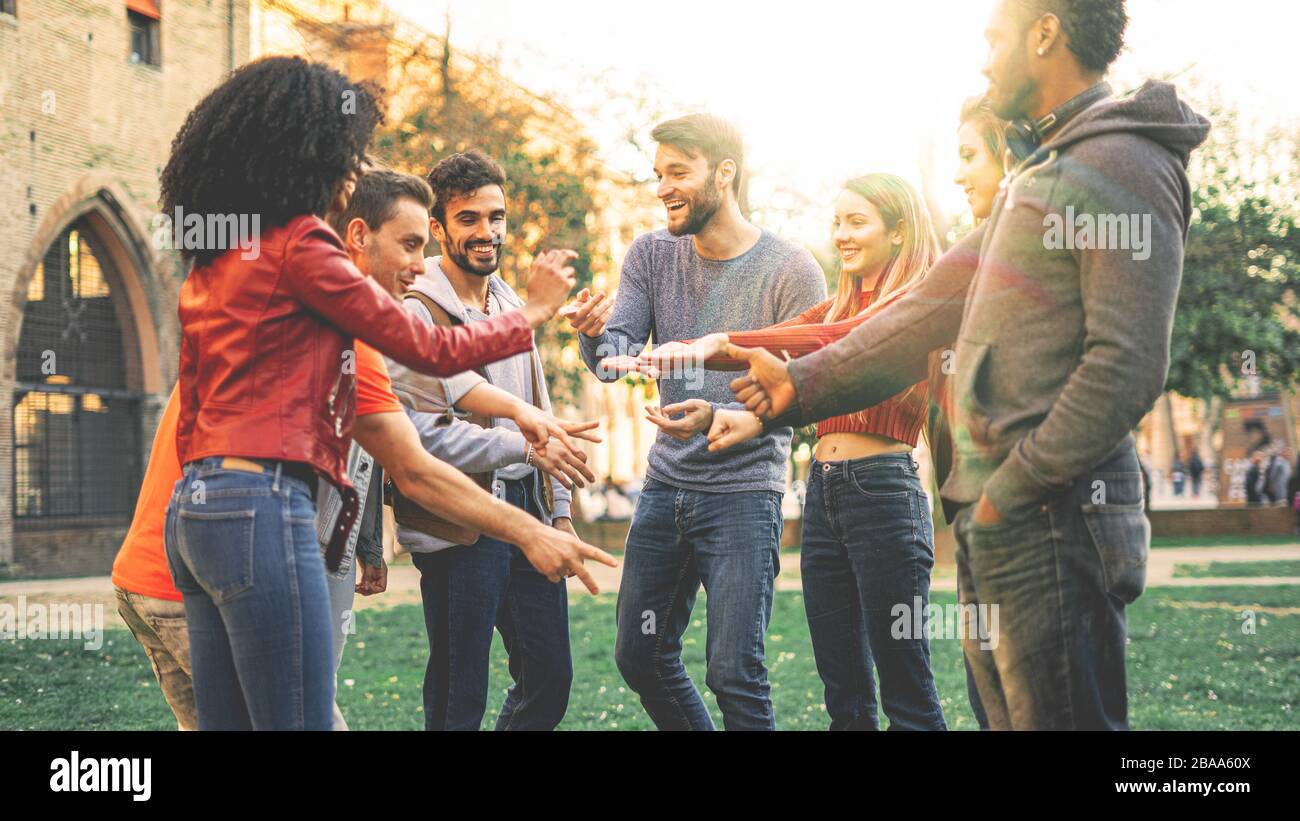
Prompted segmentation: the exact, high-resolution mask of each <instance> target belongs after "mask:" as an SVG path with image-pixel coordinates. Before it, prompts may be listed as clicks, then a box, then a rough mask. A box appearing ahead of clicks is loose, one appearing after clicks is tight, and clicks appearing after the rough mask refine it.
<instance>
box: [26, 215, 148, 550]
mask: <svg viewBox="0 0 1300 821" xmlns="http://www.w3.org/2000/svg"><path fill="white" fill-rule="evenodd" d="M99 222H102V220H99ZM95 223H96V220H95V219H94V217H93V216H91V215H83V216H81V217H78V218H77V219H75V220H73V221H72V222H71V223H70V224H69V225H68V226H67V227H66V228H64V229H63V230H62V231H61V232H60V233H59V234H57V235H56V236H55V238H54V240H53V241H52V242H51V243H50V244H49V246H48V247H47V249H46V251H45V253H44V255H43V256H42V257H41V259H40V261H39V262H38V263H37V265H36V269H35V272H34V274H33V276H32V277H31V279H30V281H29V283H28V286H27V294H26V297H27V298H26V303H25V306H24V308H23V319H22V330H21V333H20V335H19V339H18V346H17V357H16V359H17V362H16V373H15V376H16V379H15V382H14V395H13V417H12V422H13V426H12V431H13V443H12V444H13V510H12V512H13V522H14V530H15V532H16V533H21V532H24V531H30V530H42V529H49V528H60V529H67V528H78V527H96V526H103V525H111V524H114V523H118V522H125V521H127V520H129V518H130V515H131V511H132V509H133V507H134V504H135V495H136V492H137V490H138V488H139V484H140V475H141V458H142V456H141V454H142V448H141V437H142V435H143V431H142V424H141V421H142V420H141V411H142V404H143V399H144V398H145V395H144V393H143V391H142V383H141V379H140V361H139V360H140V357H139V347H138V345H136V344H135V342H136V340H137V339H138V331H137V328H136V326H135V321H134V319H133V312H132V310H131V307H130V305H129V304H128V299H127V296H126V294H125V291H126V288H125V287H124V285H123V278H122V276H121V272H120V271H118V270H117V268H116V264H117V263H115V261H114V256H115V255H114V254H113V253H112V251H111V249H110V247H109V246H110V242H111V238H110V237H107V236H104V234H103V232H102V229H99V228H97V227H96V225H95ZM118 256H119V258H120V255H118Z"/></svg>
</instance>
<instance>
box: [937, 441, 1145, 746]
mask: <svg viewBox="0 0 1300 821" xmlns="http://www.w3.org/2000/svg"><path fill="white" fill-rule="evenodd" d="M972 512H973V508H972V507H971V506H967V507H966V508H963V509H962V510H961V511H960V512H959V513H958V515H957V519H956V521H955V523H954V528H955V531H956V535H957V572H958V576H959V580H958V591H959V595H960V596H961V601H962V604H963V605H964V610H966V611H969V610H970V607H969V606H970V605H996V606H997V608H998V610H997V628H998V629H997V641H996V643H995V646H993V647H990V648H987V649H985V648H982V647H981V643H980V642H979V641H977V640H974V639H972V638H971V636H970V635H969V633H967V634H966V635H965V636H964V642H963V648H964V650H965V653H966V658H967V660H968V661H969V663H970V667H971V672H972V674H973V675H974V678H975V683H976V686H977V687H978V688H979V696H980V702H981V703H982V704H983V707H984V710H985V711H986V712H987V714H988V721H989V726H990V727H991V728H992V729H994V730H999V729H1015V730H1066V729H1073V730H1123V729H1127V728H1128V697H1127V692H1126V684H1125V671H1124V648H1125V639H1126V621H1125V612H1124V608H1125V607H1126V605H1129V604H1131V603H1132V602H1133V601H1134V600H1135V599H1137V597H1138V596H1139V595H1141V593H1142V590H1143V588H1144V587H1145V585H1146V564H1147V554H1148V549H1149V547H1150V542H1151V527H1150V524H1149V523H1148V522H1147V518H1146V513H1145V511H1144V510H1143V499H1142V475H1141V473H1140V471H1139V468H1138V461H1137V453H1136V451H1135V450H1134V449H1133V447H1132V443H1131V442H1126V443H1125V444H1124V445H1122V446H1120V447H1119V448H1117V450H1116V452H1115V453H1112V454H1111V455H1110V456H1109V457H1107V459H1105V460H1104V461H1103V462H1102V463H1101V464H1100V465H1098V466H1097V467H1095V468H1094V469H1092V470H1090V471H1088V472H1086V473H1084V474H1083V475H1081V476H1079V477H1077V478H1076V479H1075V480H1074V482H1073V483H1072V484H1071V486H1070V487H1068V488H1066V489H1064V490H1062V491H1060V492H1058V493H1054V494H1052V495H1050V496H1049V497H1047V498H1046V499H1044V500H1043V501H1042V503H1041V504H1038V505H1034V506H1033V507H1032V508H1031V509H1029V510H1023V511H1014V512H1012V513H1010V514H1008V513H1006V512H1004V513H1003V520H1002V521H1001V522H1000V523H998V524H995V525H978V524H976V523H975V522H974V521H972V518H971V516H972Z"/></svg>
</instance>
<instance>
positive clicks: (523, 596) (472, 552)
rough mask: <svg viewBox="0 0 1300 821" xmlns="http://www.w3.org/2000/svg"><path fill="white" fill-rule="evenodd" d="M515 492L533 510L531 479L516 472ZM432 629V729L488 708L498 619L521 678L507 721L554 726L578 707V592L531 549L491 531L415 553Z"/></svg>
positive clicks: (511, 485) (428, 699)
mask: <svg viewBox="0 0 1300 821" xmlns="http://www.w3.org/2000/svg"><path fill="white" fill-rule="evenodd" d="M504 484H505V499H506V501H507V502H509V503H510V504H512V505H514V506H515V507H517V508H520V509H521V510H526V511H528V512H529V513H531V514H533V516H537V515H538V511H537V510H536V503H535V502H534V501H533V499H532V494H531V493H530V488H531V487H532V482H531V480H527V481H506V482H505V483H504ZM411 559H412V560H413V561H414V562H415V566H416V567H417V568H419V570H420V597H421V599H422V601H423V602H424V626H425V629H426V630H427V632H428V637H429V663H428V666H427V667H426V669H425V672H424V727H425V729H426V730H477V729H478V728H479V726H480V725H481V724H482V723H483V713H484V711H485V710H486V709H487V694H488V666H489V662H490V660H491V656H492V629H493V627H495V628H496V630H497V632H499V633H500V634H501V642H502V644H504V645H505V648H506V653H507V654H508V655H509V657H510V677H511V678H512V679H513V680H514V684H513V685H512V686H511V687H510V690H509V691H508V692H507V693H506V699H505V703H504V704H502V705H501V714H500V715H499V716H497V722H496V729H498V730H553V729H555V727H556V725H558V724H559V723H560V720H561V719H563V718H564V713H565V711H566V710H568V707H569V688H570V685H571V684H572V683H573V659H572V657H571V655H570V652H569V594H568V588H567V586H566V585H565V583H564V582H550V581H547V579H546V577H545V576H543V575H542V574H540V573H538V572H537V569H536V568H534V567H533V566H532V565H531V564H529V563H528V559H526V558H524V554H523V551H521V550H520V549H519V548H518V547H516V546H515V545H512V544H507V543H506V542H500V541H497V540H496V539H492V538H489V537H487V536H481V537H480V538H479V540H478V541H477V542H475V543H474V544H473V545H469V546H459V547H449V548H447V549H445V550H439V551H437V552H435V553H412V554H411Z"/></svg>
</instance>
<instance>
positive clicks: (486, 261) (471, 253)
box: [429, 185, 506, 277]
mask: <svg viewBox="0 0 1300 821" xmlns="http://www.w3.org/2000/svg"><path fill="white" fill-rule="evenodd" d="M444 213H445V214H446V215H447V216H446V224H445V225H443V224H440V223H439V222H438V221H437V220H436V219H432V220H430V221H429V222H430V225H431V226H432V227H433V235H434V237H435V238H436V239H437V240H438V243H439V244H440V245H441V246H442V253H443V256H444V257H445V258H446V259H447V260H449V261H450V262H451V264H453V265H455V266H456V267H457V268H459V269H460V270H461V271H462V272H464V273H466V274H474V275H476V276H481V277H485V276H489V275H490V274H492V273H494V272H495V271H496V270H497V267H498V266H500V265H501V243H503V242H505V239H506V195H505V192H504V191H502V190H501V186H499V185H485V186H483V187H481V188H479V189H477V190H475V191H472V192H470V193H468V194H457V195H454V196H452V197H450V198H449V199H448V201H447V205H446V207H445V209H444Z"/></svg>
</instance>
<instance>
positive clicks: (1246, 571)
mask: <svg viewBox="0 0 1300 821" xmlns="http://www.w3.org/2000/svg"><path fill="white" fill-rule="evenodd" d="M1174 576H1175V577H1179V576H1181V577H1184V578H1199V579H1205V578H1211V577H1215V576H1218V577H1223V576H1300V560H1282V561H1262V562H1205V563H1201V564H1177V565H1174Z"/></svg>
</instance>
